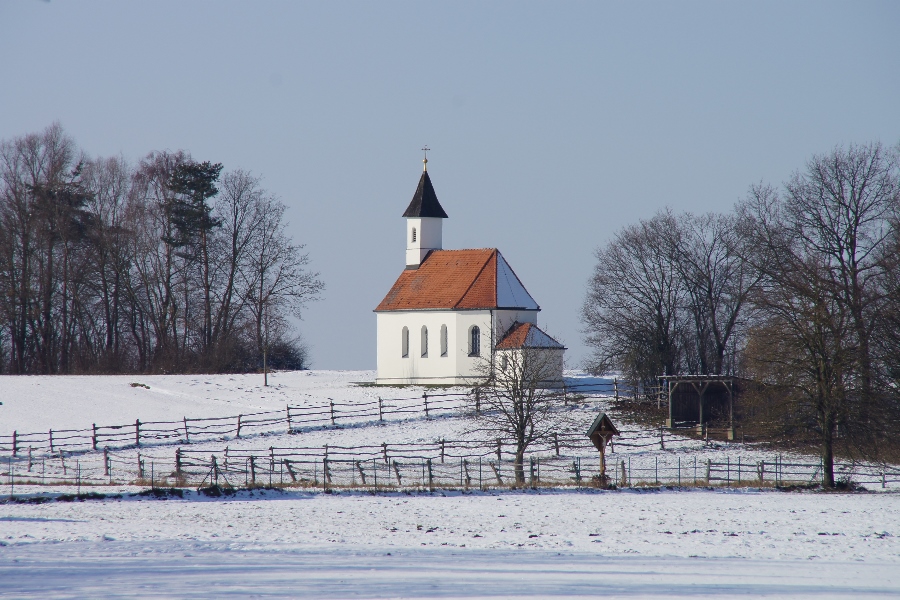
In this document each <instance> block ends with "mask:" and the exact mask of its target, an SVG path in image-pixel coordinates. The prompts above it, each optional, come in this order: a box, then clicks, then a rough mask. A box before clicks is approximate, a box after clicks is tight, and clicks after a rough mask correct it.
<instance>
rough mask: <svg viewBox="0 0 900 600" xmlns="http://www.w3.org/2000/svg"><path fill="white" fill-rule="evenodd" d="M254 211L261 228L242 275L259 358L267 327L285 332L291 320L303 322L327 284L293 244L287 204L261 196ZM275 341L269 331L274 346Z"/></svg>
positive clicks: (298, 247) (251, 243)
mask: <svg viewBox="0 0 900 600" xmlns="http://www.w3.org/2000/svg"><path fill="white" fill-rule="evenodd" d="M254 210H255V211H256V214H257V218H258V228H257V230H256V233H255V234H254V236H253V238H252V240H251V241H250V248H249V249H248V260H247V263H246V267H245V268H244V269H243V271H242V274H243V278H244V285H245V289H246V296H245V298H246V305H247V309H248V311H249V312H250V318H251V319H252V322H253V329H254V337H255V339H256V347H257V351H258V354H257V355H258V356H262V353H263V349H264V348H265V345H266V333H267V330H268V327H267V324H268V325H269V326H272V327H273V328H274V327H275V326H276V325H278V326H279V328H281V327H284V326H283V325H281V324H283V323H284V322H285V320H286V319H287V318H288V317H289V316H293V317H295V318H300V316H301V311H302V309H303V307H304V306H306V303H307V302H309V301H311V300H315V299H317V298H318V297H319V294H320V293H321V292H322V290H323V289H324V288H325V284H324V283H322V280H321V279H319V274H318V273H315V272H313V271H309V270H307V268H306V266H307V265H308V264H309V255H308V254H306V253H304V252H303V246H302V245H300V246H298V245H295V244H293V243H291V240H290V237H289V236H288V235H287V233H286V231H285V227H286V223H285V221H284V211H285V206H284V204H282V203H281V202H280V201H278V200H277V199H275V198H273V197H271V196H268V195H260V196H259V197H258V198H257V201H256V203H255V208H254ZM272 337H273V336H272V332H271V331H269V339H270V342H271V340H272Z"/></svg>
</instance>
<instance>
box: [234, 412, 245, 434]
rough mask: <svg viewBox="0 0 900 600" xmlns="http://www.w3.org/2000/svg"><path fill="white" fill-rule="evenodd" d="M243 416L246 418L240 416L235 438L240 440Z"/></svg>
mask: <svg viewBox="0 0 900 600" xmlns="http://www.w3.org/2000/svg"><path fill="white" fill-rule="evenodd" d="M243 416H244V415H238V422H237V434H236V435H235V437H237V438H240V437H241V418H242V417H243Z"/></svg>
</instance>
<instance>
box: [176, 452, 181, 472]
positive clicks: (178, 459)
mask: <svg viewBox="0 0 900 600" xmlns="http://www.w3.org/2000/svg"><path fill="white" fill-rule="evenodd" d="M175 476H176V477H181V448H175Z"/></svg>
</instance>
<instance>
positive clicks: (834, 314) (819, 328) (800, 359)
mask: <svg viewBox="0 0 900 600" xmlns="http://www.w3.org/2000/svg"><path fill="white" fill-rule="evenodd" d="M877 154H878V149H877V148H875V147H870V148H864V149H860V148H851V149H850V150H849V151H844V150H841V149H838V150H836V151H835V152H834V153H832V155H830V156H829V157H816V158H814V159H813V160H812V161H811V162H810V164H809V165H808V171H809V172H808V173H807V174H806V175H799V174H796V175H795V176H794V177H793V178H792V180H791V181H790V182H789V183H788V185H787V186H786V188H787V194H786V196H785V197H783V198H782V197H780V196H779V195H778V193H777V192H776V191H775V189H774V188H771V187H767V186H754V187H753V188H752V189H751V194H750V197H749V198H748V199H747V201H746V202H745V203H744V204H743V205H742V206H741V207H740V210H741V211H742V213H743V215H744V216H745V218H746V219H747V222H748V224H749V229H748V235H749V241H750V244H749V245H748V248H750V249H752V253H750V256H751V260H753V261H754V264H755V267H756V268H757V269H758V270H759V271H760V273H762V275H763V279H762V282H761V285H760V287H759V290H758V293H756V294H754V295H753V297H752V299H753V302H754V304H756V306H757V307H758V309H759V310H760V326H759V327H758V328H757V331H758V332H759V331H761V332H763V336H762V339H764V340H765V344H764V345H763V344H756V345H751V347H750V348H748V357H747V359H748V364H749V365H751V373H755V374H756V376H758V377H761V378H763V379H765V380H768V382H769V383H773V384H775V385H778V386H780V387H785V388H787V389H789V390H793V394H792V395H791V396H790V400H791V401H792V402H793V404H794V406H795V407H796V408H797V409H798V410H800V412H801V413H803V412H804V411H803V409H804V407H805V408H808V409H809V410H807V411H806V414H809V415H811V416H813V417H814V424H813V427H812V428H813V430H815V431H816V432H817V433H818V436H819V438H820V441H821V453H822V461H823V466H824V471H825V478H824V479H825V485H826V486H829V487H830V486H833V485H834V445H835V439H836V436H837V434H838V430H840V431H841V432H842V435H843V438H844V441H845V445H844V447H845V449H847V450H850V449H851V448H853V447H855V448H856V449H858V450H861V449H863V448H871V444H869V443H867V442H868V441H870V440H871V439H872V434H873V433H874V432H876V431H877V429H878V426H877V423H875V422H873V420H872V418H871V416H872V410H873V409H874V408H875V407H877V406H878V405H879V404H880V402H878V401H876V398H875V397H874V395H873V388H872V373H873V369H872V362H871V355H870V348H871V346H870V333H871V331H872V328H873V327H874V325H875V323H877V322H878V321H879V320H880V317H879V313H880V309H879V304H880V302H879V298H878V294H877V293H876V289H874V288H875V285H874V284H875V282H876V281H877V280H876V276H877V274H878V272H879V269H878V262H877V257H878V256H879V247H880V246H881V245H882V244H883V243H884V241H885V239H886V236H887V235H889V231H890V230H889V223H887V221H886V220H885V218H886V217H887V214H888V213H887V208H886V207H885V206H884V200H881V201H875V200H877V196H876V198H872V197H871V196H869V198H870V200H872V201H871V202H865V198H866V197H867V194H866V190H865V186H864V187H863V189H857V191H856V192H853V193H850V190H847V194H848V195H846V196H845V195H844V194H840V195H835V194H832V193H826V192H825V191H824V188H826V187H829V186H827V185H824V184H823V183H822V177H823V173H822V165H823V164H825V165H828V164H831V165H835V164H839V163H844V162H847V163H850V164H855V165H857V166H859V165H861V164H868V165H870V167H871V166H872V161H873V160H875V159H877ZM853 170H855V168H854V169H853ZM836 179H837V180H836V181H835V180H832V182H831V184H833V185H832V187H833V188H835V189H837V188H840V187H843V185H842V183H841V178H836ZM890 187H891V186H890V185H888V184H886V183H885V182H882V183H881V184H880V185H879V186H878V188H879V189H881V190H883V191H885V190H889V189H890ZM861 320H862V323H861V322H860V321H861ZM779 349H783V350H784V351H779ZM754 350H755V351H754ZM761 365H769V368H762V367H761Z"/></svg>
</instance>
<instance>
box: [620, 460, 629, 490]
mask: <svg viewBox="0 0 900 600" xmlns="http://www.w3.org/2000/svg"><path fill="white" fill-rule="evenodd" d="M627 485H628V474H627V473H626V472H625V460H624V459H623V460H622V475H621V477H620V478H619V487H626V486H627Z"/></svg>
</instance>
